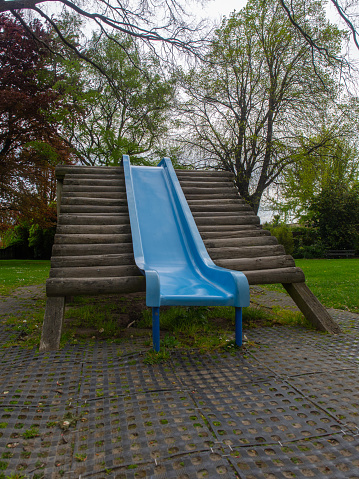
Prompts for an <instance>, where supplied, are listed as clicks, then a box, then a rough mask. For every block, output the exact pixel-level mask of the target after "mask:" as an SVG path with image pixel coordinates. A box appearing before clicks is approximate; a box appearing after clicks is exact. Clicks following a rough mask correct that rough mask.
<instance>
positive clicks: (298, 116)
mask: <svg viewBox="0 0 359 479" xmlns="http://www.w3.org/2000/svg"><path fill="white" fill-rule="evenodd" d="M303 15H306V18H307V22H308V23H310V25H311V28H312V30H313V31H314V30H315V31H316V32H317V35H318V36H320V37H323V38H324V37H325V38H326V41H327V44H328V48H330V50H331V51H333V52H337V51H339V49H340V44H341V43H340V42H341V32H340V31H339V30H338V29H337V28H336V27H334V26H333V25H331V24H330V23H328V22H327V21H326V20H325V14H324V10H323V5H322V4H321V3H318V2H310V3H309V2H308V3H306V10H305V12H303ZM311 58H312V51H311V49H310V47H309V46H308V44H307V42H306V41H305V40H304V39H303V37H302V36H301V35H299V34H298V31H297V30H296V29H295V28H294V27H293V26H292V25H291V23H290V22H289V20H288V19H287V18H286V15H285V14H284V12H283V10H282V8H281V7H280V5H279V4H278V3H277V1H276V0H268V1H265V0H249V2H248V3H247V6H246V7H245V8H244V9H243V10H242V11H241V12H239V13H234V14H232V15H231V16H230V18H229V19H228V20H224V22H223V24H222V26H221V27H220V28H219V29H218V31H217V32H216V35H215V37H214V39H213V42H212V45H211V48H210V52H209V54H208V56H207V64H206V65H204V66H202V68H201V69H200V70H199V71H195V70H193V71H192V72H190V73H189V74H188V75H186V76H184V77H183V85H184V88H185V92H186V101H185V102H184V104H183V108H182V112H181V114H182V115H184V118H185V120H183V118H182V119H181V122H180V124H181V125H182V128H183V129H184V131H185V134H184V135H183V136H182V141H183V142H184V143H186V144H187V145H188V146H189V147H190V148H192V151H193V155H194V156H197V158H198V159H199V163H200V164H201V165H202V166H207V167H215V168H220V169H225V170H227V171H230V172H232V173H233V174H234V175H235V183H236V186H237V188H238V190H239V192H240V194H241V195H242V197H243V198H245V199H246V200H247V201H248V202H249V203H250V204H251V205H252V206H253V208H254V211H255V212H257V211H258V208H259V204H260V200H261V197H262V195H263V192H264V191H265V190H266V189H267V188H268V187H269V186H270V185H272V184H273V182H274V181H276V179H277V178H278V177H279V175H280V174H281V173H282V171H283V170H284V169H285V168H287V166H288V165H290V164H291V163H292V162H293V161H295V154H296V151H297V149H298V148H299V147H300V144H301V141H302V138H303V135H305V134H308V130H309V131H310V122H309V120H308V118H313V113H312V112H317V111H318V110H320V108H321V106H322V105H323V104H324V103H325V102H326V101H327V99H328V97H330V96H331V95H335V88H336V86H335V83H334V82H333V80H332V78H333V77H332V71H331V69H330V68H329V67H328V65H327V63H323V62H321V59H320V57H319V56H318V59H317V61H316V62H315V66H314V65H313V63H312V62H311V61H310V60H311ZM313 123H315V121H313Z"/></svg>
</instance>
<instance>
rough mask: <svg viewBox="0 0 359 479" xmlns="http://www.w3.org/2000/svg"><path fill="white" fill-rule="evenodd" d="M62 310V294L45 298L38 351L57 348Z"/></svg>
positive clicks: (63, 306) (63, 302) (63, 303)
mask: <svg viewBox="0 0 359 479" xmlns="http://www.w3.org/2000/svg"><path fill="white" fill-rule="evenodd" d="M64 311H65V297H64V296H60V297H53V296H50V297H48V298H47V300H46V308H45V317H44V322H43V325H42V333H41V340H40V351H52V350H54V349H59V347H60V339H61V331H62V323H63V320H64Z"/></svg>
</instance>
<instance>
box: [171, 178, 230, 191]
mask: <svg viewBox="0 0 359 479" xmlns="http://www.w3.org/2000/svg"><path fill="white" fill-rule="evenodd" d="M180 185H181V187H182V189H184V188H187V189H188V188H191V189H193V188H197V187H199V188H201V189H204V190H208V189H211V190H212V189H223V188H230V187H231V182H230V181H213V180H212V181H206V180H205V179H203V181H198V180H197V179H195V178H192V179H191V180H184V179H182V180H181V181H180Z"/></svg>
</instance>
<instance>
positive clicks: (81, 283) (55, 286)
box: [46, 276, 146, 296]
mask: <svg viewBox="0 0 359 479" xmlns="http://www.w3.org/2000/svg"><path fill="white" fill-rule="evenodd" d="M142 291H146V280H145V277H144V276H130V277H122V278H81V279H71V278H69V279H66V278H65V279H62V278H61V279H60V278H51V279H48V280H47V281H46V294H47V296H64V295H65V296H73V295H84V294H86V295H89V296H92V295H97V294H127V293H137V292H142Z"/></svg>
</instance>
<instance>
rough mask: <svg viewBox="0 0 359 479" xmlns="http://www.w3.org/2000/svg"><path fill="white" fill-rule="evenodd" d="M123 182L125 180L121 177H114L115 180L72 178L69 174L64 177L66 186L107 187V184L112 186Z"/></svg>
mask: <svg viewBox="0 0 359 479" xmlns="http://www.w3.org/2000/svg"><path fill="white" fill-rule="evenodd" d="M122 184H123V180H121V179H119V178H114V179H113V180H105V179H104V180H102V179H98V178H96V179H95V178H94V179H91V178H88V179H83V180H78V179H71V178H69V177H68V175H66V176H65V178H64V186H65V185H66V186H69V185H78V186H101V187H107V186H112V187H118V186H121V185H122Z"/></svg>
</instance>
